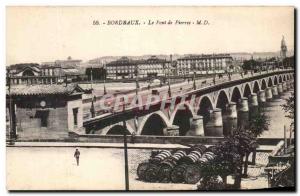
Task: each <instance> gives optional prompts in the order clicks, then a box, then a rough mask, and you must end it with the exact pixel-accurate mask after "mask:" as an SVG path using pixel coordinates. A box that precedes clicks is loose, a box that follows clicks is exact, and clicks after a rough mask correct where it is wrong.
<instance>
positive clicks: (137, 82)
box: [135, 64, 140, 95]
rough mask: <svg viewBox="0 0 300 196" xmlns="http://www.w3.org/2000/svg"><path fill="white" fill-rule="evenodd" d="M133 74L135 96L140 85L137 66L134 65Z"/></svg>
mask: <svg viewBox="0 0 300 196" xmlns="http://www.w3.org/2000/svg"><path fill="white" fill-rule="evenodd" d="M135 73H136V76H135V94H136V95H137V94H138V90H139V88H140V85H139V70H138V64H136V65H135Z"/></svg>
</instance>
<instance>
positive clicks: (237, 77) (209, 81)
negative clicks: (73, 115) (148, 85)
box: [84, 69, 293, 120]
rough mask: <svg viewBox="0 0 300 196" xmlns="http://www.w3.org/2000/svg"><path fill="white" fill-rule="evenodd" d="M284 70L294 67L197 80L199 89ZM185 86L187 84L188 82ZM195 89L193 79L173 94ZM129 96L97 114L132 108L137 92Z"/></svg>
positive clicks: (87, 116)
mask: <svg viewBox="0 0 300 196" xmlns="http://www.w3.org/2000/svg"><path fill="white" fill-rule="evenodd" d="M282 71H293V69H276V70H267V71H262V72H257V73H253V72H252V73H251V72H248V74H243V75H242V74H240V73H236V74H233V75H232V76H231V78H230V79H229V77H227V76H226V77H221V78H218V77H215V81H213V77H210V78H206V79H203V78H202V79H199V80H196V86H197V89H202V88H206V87H209V86H213V85H217V84H222V83H225V82H229V81H237V80H241V79H246V78H251V77H255V76H259V75H264V74H270V73H276V72H282ZM203 81H206V82H205V83H202V82H203ZM183 86H186V84H185V85H183ZM163 87H164V88H165V87H166V86H163ZM193 90H194V89H193V81H190V82H188V85H187V87H185V88H182V89H179V90H177V91H172V94H173V95H174V94H175V95H176V96H180V95H183V94H185V93H188V92H191V91H193ZM140 92H141V91H140ZM147 95H148V94H147ZM128 96H129V101H128V102H127V103H121V104H120V106H119V108H118V109H116V108H114V103H112V104H111V105H112V107H111V108H110V109H108V110H101V108H100V109H98V108H99V107H98V108H97V110H96V116H100V115H104V114H108V113H111V114H112V115H113V114H114V113H119V112H122V109H123V106H125V110H128V109H132V107H130V106H132V104H131V101H130V100H131V99H133V98H134V96H135V93H131V94H128ZM173 97H175V96H173ZM167 99H171V98H170V97H162V96H161V100H160V101H166V100H167ZM141 105H142V106H143V107H144V106H147V103H143V104H141ZM89 118H91V115H90V114H89V111H88V110H86V111H85V112H84V120H88V119H89Z"/></svg>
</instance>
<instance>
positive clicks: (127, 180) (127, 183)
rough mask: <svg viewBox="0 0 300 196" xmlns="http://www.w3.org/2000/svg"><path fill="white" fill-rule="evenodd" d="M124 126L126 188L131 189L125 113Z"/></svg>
mask: <svg viewBox="0 0 300 196" xmlns="http://www.w3.org/2000/svg"><path fill="white" fill-rule="evenodd" d="M124 113H125V104H124V99H123V114H124ZM123 116H124V117H123V127H124V132H123V141H124V162H125V163H124V164H125V190H126V191H128V190H129V176H128V151H127V132H126V130H127V126H126V122H125V115H123Z"/></svg>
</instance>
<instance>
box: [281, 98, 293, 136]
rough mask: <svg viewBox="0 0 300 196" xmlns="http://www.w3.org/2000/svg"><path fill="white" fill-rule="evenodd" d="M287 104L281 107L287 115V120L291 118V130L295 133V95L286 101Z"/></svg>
mask: <svg viewBox="0 0 300 196" xmlns="http://www.w3.org/2000/svg"><path fill="white" fill-rule="evenodd" d="M285 101H286V103H285V104H283V105H281V107H282V109H283V110H284V111H285V112H286V113H287V115H285V116H286V117H287V118H290V119H291V120H292V122H291V129H292V131H294V125H295V122H294V121H295V94H294V93H292V94H291V96H290V97H289V98H287V99H285Z"/></svg>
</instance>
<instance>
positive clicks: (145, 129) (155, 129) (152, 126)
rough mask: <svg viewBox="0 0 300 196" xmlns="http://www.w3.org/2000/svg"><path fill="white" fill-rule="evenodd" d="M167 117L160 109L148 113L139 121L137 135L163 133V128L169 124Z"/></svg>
mask: <svg viewBox="0 0 300 196" xmlns="http://www.w3.org/2000/svg"><path fill="white" fill-rule="evenodd" d="M169 125H170V123H169V119H168V118H167V116H166V115H165V114H164V113H163V112H162V111H157V112H154V113H151V114H148V115H147V116H145V117H144V118H143V120H142V121H141V123H140V125H139V128H138V131H137V133H138V135H164V133H163V129H164V128H166V127H167V126H169Z"/></svg>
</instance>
